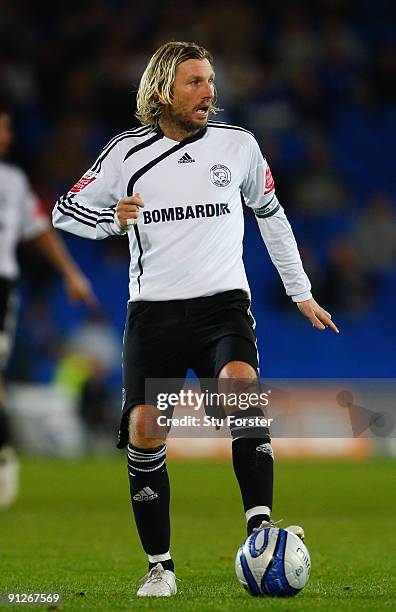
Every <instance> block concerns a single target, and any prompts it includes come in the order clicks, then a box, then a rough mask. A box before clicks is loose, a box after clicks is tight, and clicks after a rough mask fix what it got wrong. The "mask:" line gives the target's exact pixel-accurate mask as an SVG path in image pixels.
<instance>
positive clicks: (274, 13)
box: [0, 0, 396, 393]
mask: <svg viewBox="0 0 396 612" xmlns="http://www.w3.org/2000/svg"><path fill="white" fill-rule="evenodd" d="M1 5H2V10H1V17H0V83H1V85H0V88H1V90H2V93H6V95H7V97H8V98H9V100H10V101H11V103H12V105H13V108H14V109H15V123H16V128H17V144H16V147H15V150H14V155H13V159H14V161H15V162H17V163H19V164H21V165H22V166H23V167H24V168H25V169H26V170H27V172H28V174H29V176H30V179H31V181H32V183H33V185H34V187H35V189H36V191H37V192H38V193H39V195H40V198H41V200H42V201H43V203H44V205H45V206H46V208H47V210H48V212H49V213H50V211H51V209H52V206H53V203H54V202H55V200H56V198H57V197H58V196H59V195H60V194H62V193H64V192H65V191H67V189H68V188H70V186H71V185H72V184H74V182H75V181H76V179H78V178H79V177H80V176H81V174H82V173H83V172H84V171H85V170H86V169H87V168H89V166H90V165H91V164H92V162H93V160H94V159H95V158H96V156H97V155H98V153H99V151H100V149H101V148H102V147H103V146H104V145H105V143H106V142H107V141H108V140H109V139H110V138H111V137H112V136H113V135H114V134H116V133H117V132H120V131H123V130H125V129H128V128H130V127H131V126H133V125H136V124H137V121H136V119H135V118H134V114H133V113H134V110H135V92H136V89H137V87H138V83H139V78H140V76H141V73H142V71H143V69H144V67H145V65H146V63H147V61H148V59H149V57H150V56H151V54H152V53H153V52H154V50H155V49H156V48H157V47H158V46H159V45H161V44H162V43H163V42H165V41H167V40H171V39H173V40H194V41H196V42H199V43H200V44H202V45H204V46H206V47H207V48H209V49H210V50H211V51H212V52H213V55H214V58H215V71H216V82H217V88H218V103H219V105H220V107H221V108H223V109H224V111H223V112H222V113H221V114H220V115H219V116H218V119H219V120H222V121H229V122H231V123H236V124H238V125H242V126H243V127H246V128H248V129H250V130H252V131H253V132H254V134H255V135H256V137H257V139H258V140H259V142H260V145H261V147H262V150H263V152H264V154H265V156H266V157H267V159H268V160H269V163H270V165H271V168H272V172H273V175H274V178H275V183H276V186H277V193H278V198H279V200H280V201H281V202H282V204H283V205H284V207H285V210H286V212H287V214H288V216H289V218H290V220H291V222H292V225H293V228H294V230H295V234H296V237H297V240H298V243H299V245H300V250H301V253H302V257H303V260H304V263H305V266H306V269H307V272H308V274H309V275H310V277H311V279H312V282H313V285H314V287H315V297H317V299H318V301H319V302H320V303H323V305H325V306H326V307H328V308H329V309H333V310H334V311H335V313H336V314H337V315H338V317H339V318H340V317H341V319H343V320H352V321H353V320H356V319H359V318H361V317H363V318H364V317H370V316H371V315H372V313H373V312H375V313H376V318H377V319H378V320H377V323H378V324H380V322H381V320H384V319H385V318H386V317H387V316H388V314H387V313H389V311H390V305H391V304H393V305H395V301H394V298H393V302H392V301H391V302H390V301H389V295H390V292H392V290H393V295H394V293H395V291H394V290H395V288H396V275H395V256H396V222H395V213H396V205H395V202H396V183H395V180H394V179H395V176H396V164H395V155H394V143H395V141H396V85H395V83H396V78H395V77H396V27H395V23H396V21H395V18H396V5H395V3H394V2H392V1H391V0H305V1H304V2H299V1H291V0H283V1H282V2H279V1H276V0H267V1H266V2H265V3H263V2H258V1H257V2H254V1H248V0H243V1H242V0H227V1H225V0H224V1H223V0H211V1H209V0H200V1H199V2H198V1H197V0H174V1H166V0H164V1H158V0H146V1H145V2H142V3H136V2H131V1H130V0H129V1H128V0H84V1H74V0H70V1H69V2H67V3H65V2H59V3H55V4H53V5H51V9H50V10H48V9H47V8H45V6H44V5H38V4H37V3H31V2H28V1H27V0H25V1H23V0H14V1H13V2H10V1H9V2H2V3H1ZM254 231H255V227H254V222H253V221H252V219H251V218H250V217H248V218H247V234H248V235H247V237H246V239H245V241H246V265H247V269H248V273H249V278H250V282H251V286H252V288H253V294H254V298H255V300H256V304H257V306H256V308H257V309H258V310H259V311H260V309H262V310H263V312H265V313H266V315H265V316H266V317H267V320H268V319H269V320H270V318H271V313H277V312H278V311H279V309H282V310H283V309H284V311H285V312H286V313H287V309H288V308H290V307H291V306H290V303H289V301H287V300H286V299H285V298H282V288H281V286H280V284H279V280H278V279H277V278H275V276H274V273H273V271H272V270H271V268H270V266H269V265H268V266H266V265H264V263H263V262H264V260H265V254H264V252H263V251H260V252H259V253H257V252H254V253H253V249H252V247H251V246H249V240H250V235H253V232H254ZM67 240H68V241H69V242H68V243H69V245H70V248H71V250H72V251H73V252H74V254H75V256H76V258H77V259H78V260H79V261H80V262H81V265H82V266H83V268H84V269H85V271H86V273H87V274H88V276H90V278H91V279H92V282H93V285H94V287H95V288H96V291H97V293H98V297H99V300H100V302H101V304H102V307H103V312H104V313H105V314H104V316H105V319H106V320H107V321H108V322H111V324H112V325H113V326H114V328H115V329H116V330H118V331H120V330H121V329H122V325H123V318H124V313H125V300H126V298H127V265H128V249H127V244H126V240H125V239H114V240H106V241H103V242H102V243H100V244H98V243H96V244H94V245H92V244H90V243H88V241H83V240H79V239H74V238H67ZM254 244H255V243H254ZM21 256H22V257H23V256H24V255H23V253H22V255H21ZM42 265H43V263H42V262H40V261H39V262H37V261H35V259H34V257H32V256H31V255H29V256H27V257H26V255H25V266H24V268H25V278H26V280H27V281H28V282H27V284H28V287H30V289H29V291H31V292H33V299H32V300H31V302H30V306H28V307H26V308H27V309H26V310H25V311H24V312H23V316H22V319H21V326H22V332H20V334H22V336H23V344H22V345H21V342H19V343H17V356H18V359H16V360H15V359H14V361H13V372H14V373H13V375H14V377H17V378H18V377H20V378H24V377H25V378H29V376H30V377H33V378H34V377H36V378H40V377H41V378H42V379H45V378H46V377H50V376H52V375H53V367H54V366H53V364H54V363H58V362H59V355H55V354H54V351H55V353H56V352H57V351H59V346H60V344H61V342H62V338H63V342H64V343H65V339H64V335H65V333H66V334H70V335H73V334H74V332H75V329H76V325H77V323H78V324H81V321H82V320H84V316H85V315H84V313H82V312H81V311H78V312H77V314H76V312H74V314H73V313H70V312H69V313H68V314H66V313H65V308H64V307H63V301H62V296H61V295H60V294H59V290H57V289H56V288H55V289H53V281H54V279H53V277H52V276H51V274H50V273H48V274H43V273H42ZM35 266H36V268H35ZM37 267H38V269H39V270H40V271H41V272H40V274H39V277H40V279H41V286H40V288H39V289H38V288H37V278H38V276H37ZM29 281H30V282H29ZM43 285H45V286H46V287H44V286H43ZM114 291H116V292H117V294H118V295H119V296H120V300H119V303H118V304H115V303H114V298H112V297H110V296H114ZM43 296H44V297H43ZM384 296H385V298H384ZM29 318H30V320H31V319H34V321H35V324H34V326H33V328H34V331H33V330H32V326H29ZM37 321H41V324H40V323H37ZM109 325H110V323H109ZM26 330H29V331H28V332H26ZM65 330H66V331H65ZM288 333H289V332H288ZM32 335H35V336H37V337H36V338H32V337H31V336H32ZM66 340H67V342H66V345H67V346H68V341H69V338H67V339H66ZM259 340H260V338H259ZM29 341H30V343H31V344H32V347H33V348H32V349H31V350H32V351H33V353H34V355H36V357H37V356H39V359H34V358H33V359H32V358H31V356H29V353H28V348H26V347H28V344H29ZM21 346H22V349H21ZM18 350H19V354H18ZM62 350H63V353H64V351H65V349H64V346H63V349H62ZM40 351H41V352H40ZM63 353H62V354H63ZM23 364H25V365H23ZM34 364H36V366H34ZM37 364H40V365H39V366H38V365H37ZM46 364H48V366H47V368H48V370H45V368H46ZM35 367H36V369H37V371H35ZM115 368H116V369H117V370H118V368H119V363H118V361H117V360H116V363H115ZM43 369H44V370H43ZM110 369H111V368H110ZM99 370H100V368H99ZM100 372H101V370H100ZM88 392H89V390H87V393H88Z"/></svg>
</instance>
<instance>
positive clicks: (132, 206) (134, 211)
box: [116, 193, 144, 230]
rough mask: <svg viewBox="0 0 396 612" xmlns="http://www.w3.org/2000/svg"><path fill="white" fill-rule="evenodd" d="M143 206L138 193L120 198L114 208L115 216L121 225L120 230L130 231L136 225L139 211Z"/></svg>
mask: <svg viewBox="0 0 396 612" xmlns="http://www.w3.org/2000/svg"><path fill="white" fill-rule="evenodd" d="M143 206H144V204H143V202H142V198H141V197H140V193H135V194H133V195H132V196H129V197H127V198H121V200H119V201H118V203H117V206H116V215H117V218H118V221H119V223H120V225H121V229H123V230H125V229H131V227H132V226H133V225H135V223H137V220H138V216H139V210H140V208H143Z"/></svg>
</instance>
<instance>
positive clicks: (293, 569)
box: [235, 527, 311, 597]
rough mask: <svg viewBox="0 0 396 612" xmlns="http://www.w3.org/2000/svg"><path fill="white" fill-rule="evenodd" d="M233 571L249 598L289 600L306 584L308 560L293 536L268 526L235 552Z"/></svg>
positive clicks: (297, 540) (253, 534) (309, 564)
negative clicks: (267, 597)
mask: <svg viewBox="0 0 396 612" xmlns="http://www.w3.org/2000/svg"><path fill="white" fill-rule="evenodd" d="M235 571H236V575H237V578H238V580H239V582H240V583H241V585H242V586H243V588H244V589H246V591H248V593H250V595H253V596H255V597H263V596H265V595H267V596H272V597H291V596H293V595H297V593H299V592H300V591H301V590H302V589H303V588H304V587H305V585H306V584H307V582H308V579H309V574H310V571H311V559H310V556H309V552H308V550H307V547H306V546H305V544H304V543H303V542H302V540H300V538H299V537H297V536H296V535H294V533H290V532H288V531H286V530H285V529H278V528H276V527H269V528H267V529H260V530H259V531H255V532H254V533H252V535H250V536H249V537H248V538H247V540H245V542H244V543H243V544H242V546H241V547H240V548H239V550H238V552H237V556H236V559H235Z"/></svg>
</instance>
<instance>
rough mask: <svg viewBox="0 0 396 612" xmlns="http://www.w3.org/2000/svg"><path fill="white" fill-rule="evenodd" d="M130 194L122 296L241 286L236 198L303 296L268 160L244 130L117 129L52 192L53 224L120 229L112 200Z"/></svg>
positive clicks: (103, 232) (100, 232)
mask: <svg viewBox="0 0 396 612" xmlns="http://www.w3.org/2000/svg"><path fill="white" fill-rule="evenodd" d="M136 193H139V194H140V196H141V198H142V201H143V203H144V208H143V209H141V211H140V213H139V218H138V221H137V223H136V224H135V225H133V226H131V229H130V230H129V231H128V234H129V236H128V237H129V245H130V254H131V262H130V283H129V289H130V300H131V301H136V300H152V301H157V300H178V299H187V298H194V297H201V296H208V295H213V294H216V293H220V292H222V291H227V290H230V289H243V290H245V291H246V292H247V293H250V292H249V286H248V282H247V278H246V273H245V269H244V265H243V261H242V241H243V233H244V219H243V204H244V203H245V204H246V205H247V206H249V207H251V208H252V209H254V211H255V212H256V214H257V215H258V220H259V226H260V230H261V233H262V235H263V238H264V240H265V242H266V245H267V248H268V250H269V252H270V255H271V258H272V260H273V261H274V263H275V265H276V267H277V268H278V271H279V273H280V274H281V277H282V280H283V282H284V284H285V286H286V291H287V293H288V295H291V296H292V297H293V299H295V297H296V296H297V299H296V301H301V299H302V298H303V299H307V296H308V297H309V295H308V294H309V290H310V284H309V280H308V278H307V277H306V275H305V272H304V270H303V268H302V264H301V260H300V256H299V254H298V249H297V246H296V243H295V240H294V237H293V234H292V231H291V229H290V226H289V224H288V222H287V219H286V217H285V214H284V211H283V209H282V207H281V206H280V204H279V202H278V200H277V198H276V196H275V187H274V182H273V180H272V176H271V172H270V169H269V166H268V164H267V162H266V160H265V159H264V158H263V156H262V154H261V151H260V148H259V146H258V144H257V142H256V140H255V139H254V137H253V135H252V134H250V132H248V131H246V130H244V129H242V128H239V127H235V126H231V125H227V124H224V123H218V122H213V121H209V122H208V125H207V127H206V128H204V129H202V130H200V131H199V132H198V133H197V134H195V135H194V136H192V137H189V138H187V139H185V140H183V141H181V142H177V141H175V140H171V139H170V138H168V137H166V136H165V135H164V134H163V133H162V132H161V130H160V129H157V130H154V131H153V130H152V129H151V128H149V127H145V126H143V127H140V128H136V129H133V130H130V131H127V132H124V133H122V134H120V135H118V136H116V137H115V138H113V139H112V140H111V141H110V142H109V143H108V144H107V145H106V147H104V149H103V151H102V153H101V155H100V156H99V157H98V159H97V160H96V162H95V163H94V164H93V166H92V167H91V168H90V170H89V171H88V172H87V173H86V174H85V175H84V176H83V177H82V178H81V179H80V180H79V181H78V182H77V183H76V185H74V187H72V188H71V190H70V191H69V192H68V193H67V194H66V195H65V196H62V197H61V198H60V199H59V200H58V202H57V203H56V205H55V208H54V211H53V223H54V226H55V227H57V228H59V229H63V230H66V231H69V232H72V233H75V234H78V235H79V236H85V237H87V238H94V239H100V238H105V237H106V236H107V235H111V234H121V233H123V232H122V231H121V229H120V225H119V223H118V219H117V218H116V216H115V211H114V207H115V206H116V204H117V202H118V200H119V199H120V198H122V197H124V196H130V195H133V194H136ZM264 226H265V227H264ZM271 228H272V230H271Z"/></svg>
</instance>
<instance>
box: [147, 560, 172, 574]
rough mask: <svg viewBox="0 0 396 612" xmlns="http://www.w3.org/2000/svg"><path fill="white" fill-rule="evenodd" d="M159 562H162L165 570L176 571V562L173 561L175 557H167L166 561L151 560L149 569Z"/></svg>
mask: <svg viewBox="0 0 396 612" xmlns="http://www.w3.org/2000/svg"><path fill="white" fill-rule="evenodd" d="M157 563H161V565H162V567H163V568H164V570H170V571H171V572H174V571H175V564H174V563H173V559H167V560H166V561H153V562H151V561H149V571H150V570H151V569H152V568H153V567H155V566H156V565H157Z"/></svg>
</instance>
